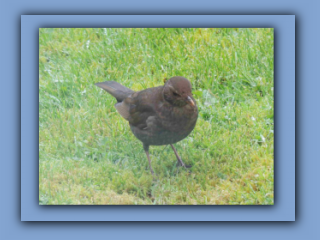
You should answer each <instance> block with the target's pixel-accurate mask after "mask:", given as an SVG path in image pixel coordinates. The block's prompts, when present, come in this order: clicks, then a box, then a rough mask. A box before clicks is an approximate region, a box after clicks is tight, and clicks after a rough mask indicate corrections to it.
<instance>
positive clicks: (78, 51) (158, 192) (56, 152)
mask: <svg viewBox="0 0 320 240" xmlns="http://www.w3.org/2000/svg"><path fill="white" fill-rule="evenodd" d="M273 61H274V60H273V29H245V28H244V29H233V28H228V29H186V28H185V29H160V28H158V29H67V28H65V29H53V28H51V29H40V34H39V204H41V205H50V204H55V205H60V204H61V205H64V204H169V205H170V204H223V205H229V204H246V205H250V204H268V205H270V204H271V205H272V204H273V203H274V195H273V194H274V191H273V190H274V168H273V166H274V162H273V153H274V144H273V143H274V133H273V129H274V125H273V113H274V107H273V105H274V102H273V96H274V93H273ZM173 76H184V77H186V78H188V79H190V81H191V83H192V85H193V94H194V97H195V99H196V101H197V104H198V108H199V118H198V122H197V125H196V127H195V129H194V131H193V132H192V133H191V134H190V135H189V136H188V137H187V138H186V139H184V140H182V141H180V142H178V143H177V144H175V146H176V148H177V151H178V152H179V154H180V156H181V157H182V159H183V161H184V162H185V163H186V164H189V165H192V168H190V169H188V170H186V169H183V168H178V167H177V166H176V158H175V155H174V153H173V151H172V150H171V148H170V147H168V146H151V148H150V153H151V160H152V166H153V169H154V170H155V172H156V173H157V180H156V181H153V179H152V176H151V174H150V171H149V168H148V161H147V159H146V156H145V153H144V151H143V148H142V144H141V142H140V141H139V140H138V139H136V138H135V137H134V136H133V134H132V133H131V131H130V128H129V125H128V123H127V122H126V120H124V119H123V118H122V117H121V116H120V115H119V114H118V113H117V112H116V109H115V107H114V104H115V103H116V101H115V99H114V98H113V97H112V96H110V95H109V94H107V93H106V92H104V91H103V90H101V89H100V88H98V87H96V86H95V85H94V83H96V82H102V81H106V80H116V81H118V82H120V83H121V84H123V85H125V86H127V87H129V88H131V89H133V90H136V91H138V90H142V89H145V88H148V87H154V86H159V85H163V83H164V81H165V79H168V78H170V77H173Z"/></svg>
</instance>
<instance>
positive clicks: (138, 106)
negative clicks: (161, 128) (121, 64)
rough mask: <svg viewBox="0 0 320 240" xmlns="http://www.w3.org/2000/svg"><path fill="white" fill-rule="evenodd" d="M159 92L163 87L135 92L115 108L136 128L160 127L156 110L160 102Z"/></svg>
mask: <svg viewBox="0 0 320 240" xmlns="http://www.w3.org/2000/svg"><path fill="white" fill-rule="evenodd" d="M159 91H161V87H156V88H149V89H146V90H143V91H140V92H135V93H133V94H131V95H130V96H128V97H127V98H126V99H124V100H123V101H122V102H119V103H117V104H116V105H115V107H116V109H117V111H118V112H119V113H120V115H121V116H122V117H123V118H125V119H126V120H127V121H129V123H130V124H131V125H133V126H135V127H138V128H140V129H146V127H147V126H149V125H150V124H152V125H154V124H158V125H159V124H160V123H159V122H157V113H156V110H155V107H156V104H158V103H157V102H158V101H159V99H158V98H157V96H158V95H159ZM157 100H158V101H157Z"/></svg>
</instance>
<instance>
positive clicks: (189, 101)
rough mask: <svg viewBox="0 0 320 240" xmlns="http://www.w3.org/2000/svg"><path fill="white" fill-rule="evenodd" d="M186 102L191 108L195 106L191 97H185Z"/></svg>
mask: <svg viewBox="0 0 320 240" xmlns="http://www.w3.org/2000/svg"><path fill="white" fill-rule="evenodd" d="M187 101H188V103H190V104H191V105H192V106H193V107H194V106H195V104H194V101H193V100H192V98H191V97H189V96H188V97H187Z"/></svg>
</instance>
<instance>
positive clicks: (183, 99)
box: [163, 77, 196, 107]
mask: <svg viewBox="0 0 320 240" xmlns="http://www.w3.org/2000/svg"><path fill="white" fill-rule="evenodd" d="M163 97H164V99H165V100H166V101H167V102H169V103H171V104H172V105H174V106H177V107H183V106H185V105H187V104H190V105H191V106H192V107H195V106H196V101H195V100H194V98H193V97H192V92H191V83H190V81H189V80H188V79H186V78H184V77H172V78H170V79H169V80H168V81H167V82H166V83H165V85H164V88H163Z"/></svg>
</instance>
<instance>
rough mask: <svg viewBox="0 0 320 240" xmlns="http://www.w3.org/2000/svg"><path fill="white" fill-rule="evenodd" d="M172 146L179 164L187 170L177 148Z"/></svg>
mask: <svg viewBox="0 0 320 240" xmlns="http://www.w3.org/2000/svg"><path fill="white" fill-rule="evenodd" d="M170 146H171V147H172V149H173V151H174V153H175V154H176V157H177V159H178V164H179V165H181V166H183V167H184V168H186V165H185V164H184V163H183V162H182V160H181V158H180V157H179V155H178V153H177V150H176V149H175V147H174V146H173V145H172V144H170Z"/></svg>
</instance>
